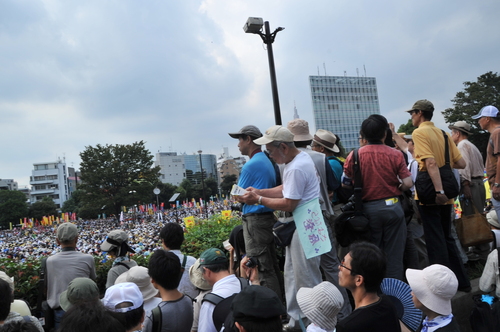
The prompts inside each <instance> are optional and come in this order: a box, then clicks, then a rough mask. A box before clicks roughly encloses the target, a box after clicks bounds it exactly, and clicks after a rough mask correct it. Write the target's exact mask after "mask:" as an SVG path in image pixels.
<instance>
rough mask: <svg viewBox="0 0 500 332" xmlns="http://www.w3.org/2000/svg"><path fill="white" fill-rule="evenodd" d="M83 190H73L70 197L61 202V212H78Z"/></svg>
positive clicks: (81, 204)
mask: <svg viewBox="0 0 500 332" xmlns="http://www.w3.org/2000/svg"><path fill="white" fill-rule="evenodd" d="M84 195H85V191H83V190H81V189H77V190H75V191H73V193H72V194H71V197H70V198H69V199H68V200H66V201H65V202H64V203H63V206H62V208H61V211H62V212H76V213H77V215H78V213H79V212H80V211H79V210H80V208H81V207H82V206H83V196H84Z"/></svg>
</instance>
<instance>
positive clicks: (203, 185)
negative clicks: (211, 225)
mask: <svg viewBox="0 0 500 332" xmlns="http://www.w3.org/2000/svg"><path fill="white" fill-rule="evenodd" d="M202 152H203V151H201V150H198V155H199V156H200V169H201V187H202V188H203V204H204V205H205V216H206V218H207V219H208V210H207V200H206V199H205V181H204V180H203V163H202V162H201V153H202Z"/></svg>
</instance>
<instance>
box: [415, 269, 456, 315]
mask: <svg viewBox="0 0 500 332" xmlns="http://www.w3.org/2000/svg"><path fill="white" fill-rule="evenodd" d="M406 280H408V284H409V285H410V287H411V290H412V292H413V294H415V296H416V297H417V299H418V300H419V301H420V303H422V304H423V305H424V306H426V307H427V308H428V309H430V310H432V311H434V312H437V313H438V314H441V315H444V316H446V315H449V314H451V301H448V300H445V299H442V298H440V297H438V296H436V295H435V294H433V293H431V291H430V290H429V288H428V287H427V285H426V284H425V281H424V272H423V271H422V270H414V269H407V270H406Z"/></svg>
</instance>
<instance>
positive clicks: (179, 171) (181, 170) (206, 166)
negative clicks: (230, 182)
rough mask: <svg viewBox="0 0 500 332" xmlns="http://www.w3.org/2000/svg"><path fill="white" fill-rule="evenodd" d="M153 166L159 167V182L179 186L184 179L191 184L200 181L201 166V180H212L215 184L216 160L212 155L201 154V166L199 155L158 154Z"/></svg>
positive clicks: (216, 176) (216, 175)
mask: <svg viewBox="0 0 500 332" xmlns="http://www.w3.org/2000/svg"><path fill="white" fill-rule="evenodd" d="M155 166H160V168H161V169H160V181H161V182H163V183H170V184H173V185H175V186H178V185H180V184H181V182H182V181H183V180H184V179H189V180H190V181H191V182H193V183H195V184H196V183H198V182H199V181H201V166H203V178H204V179H208V178H214V179H215V180H216V181H217V182H218V181H219V179H218V174H217V159H216V156H215V155H213V154H201V165H200V155H199V154H192V155H188V154H177V152H158V153H157V154H156V160H155Z"/></svg>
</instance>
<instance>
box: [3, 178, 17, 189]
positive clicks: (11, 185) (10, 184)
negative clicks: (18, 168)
mask: <svg viewBox="0 0 500 332" xmlns="http://www.w3.org/2000/svg"><path fill="white" fill-rule="evenodd" d="M17 189H18V188H17V182H16V181H14V180H13V179H0V190H17Z"/></svg>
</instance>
